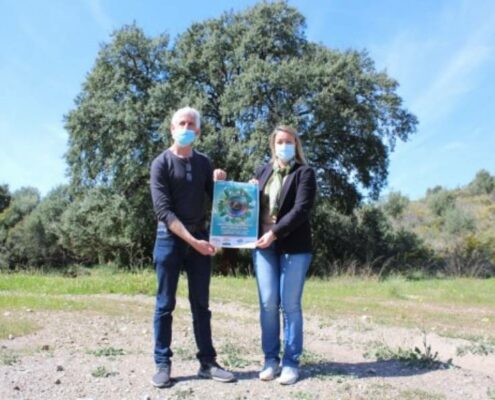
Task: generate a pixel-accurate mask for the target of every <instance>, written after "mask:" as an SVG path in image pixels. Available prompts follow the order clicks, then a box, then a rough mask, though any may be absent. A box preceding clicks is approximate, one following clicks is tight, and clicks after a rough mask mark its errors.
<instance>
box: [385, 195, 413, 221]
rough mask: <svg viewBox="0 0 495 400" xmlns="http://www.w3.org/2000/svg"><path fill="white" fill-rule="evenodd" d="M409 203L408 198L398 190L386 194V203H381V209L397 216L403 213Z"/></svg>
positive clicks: (392, 215) (394, 216)
mask: <svg viewBox="0 0 495 400" xmlns="http://www.w3.org/2000/svg"><path fill="white" fill-rule="evenodd" d="M409 203H410V200H409V198H408V197H407V196H404V195H402V194H401V193H400V192H391V193H389V195H388V198H387V201H386V203H385V204H384V205H383V210H384V211H385V213H387V214H388V215H390V216H391V217H393V218H397V217H399V216H400V215H401V214H402V213H403V211H404V210H405V209H406V207H407V206H408V205H409Z"/></svg>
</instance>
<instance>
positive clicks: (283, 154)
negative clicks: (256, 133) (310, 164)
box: [275, 143, 296, 162]
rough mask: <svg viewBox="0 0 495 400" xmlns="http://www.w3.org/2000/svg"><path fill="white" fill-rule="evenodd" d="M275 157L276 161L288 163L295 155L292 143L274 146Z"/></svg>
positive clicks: (294, 147)
mask: <svg viewBox="0 0 495 400" xmlns="http://www.w3.org/2000/svg"><path fill="white" fill-rule="evenodd" d="M275 155H276V156H277V158H278V159H280V160H282V161H284V162H289V161H291V160H292V159H293V158H294V157H295V155H296V146H295V145H293V144H292V143H283V144H275Z"/></svg>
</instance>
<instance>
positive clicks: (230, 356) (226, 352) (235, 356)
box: [221, 343, 250, 368]
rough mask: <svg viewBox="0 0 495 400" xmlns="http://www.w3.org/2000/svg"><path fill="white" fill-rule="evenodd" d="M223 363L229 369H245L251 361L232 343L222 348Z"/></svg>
mask: <svg viewBox="0 0 495 400" xmlns="http://www.w3.org/2000/svg"><path fill="white" fill-rule="evenodd" d="M221 353H222V355H223V357H222V362H223V363H224V365H225V366H226V367H229V368H244V367H246V366H248V365H249V364H250V361H248V360H246V359H244V358H243V357H242V354H243V352H242V350H241V349H240V348H238V347H236V346H235V345H234V344H232V343H227V344H225V345H224V346H223V347H222V352H221Z"/></svg>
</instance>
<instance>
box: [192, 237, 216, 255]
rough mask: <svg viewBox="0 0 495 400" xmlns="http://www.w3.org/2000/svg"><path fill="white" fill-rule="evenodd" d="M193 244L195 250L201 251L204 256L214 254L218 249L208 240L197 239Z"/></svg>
mask: <svg viewBox="0 0 495 400" xmlns="http://www.w3.org/2000/svg"><path fill="white" fill-rule="evenodd" d="M191 245H192V247H193V248H194V250H196V251H197V252H198V253H201V254H202V255H204V256H213V255H215V253H216V251H217V249H216V248H215V247H214V246H213V245H212V244H211V243H209V242H207V241H206V240H195V241H194V242H193V244H191Z"/></svg>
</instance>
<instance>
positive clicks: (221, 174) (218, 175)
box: [213, 168, 227, 181]
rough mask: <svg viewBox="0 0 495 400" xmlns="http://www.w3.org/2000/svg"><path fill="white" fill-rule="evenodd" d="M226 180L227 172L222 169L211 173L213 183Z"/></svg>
mask: <svg viewBox="0 0 495 400" xmlns="http://www.w3.org/2000/svg"><path fill="white" fill-rule="evenodd" d="M225 179H227V172H225V171H224V170H223V169H220V168H217V169H216V170H214V171H213V180H214V181H224V180H225Z"/></svg>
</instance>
